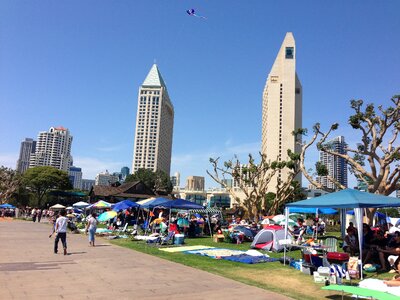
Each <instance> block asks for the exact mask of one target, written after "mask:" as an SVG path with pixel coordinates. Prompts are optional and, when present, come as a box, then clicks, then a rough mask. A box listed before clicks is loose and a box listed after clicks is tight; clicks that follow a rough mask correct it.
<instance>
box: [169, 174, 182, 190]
mask: <svg viewBox="0 0 400 300" xmlns="http://www.w3.org/2000/svg"><path fill="white" fill-rule="evenodd" d="M170 180H171V183H172V186H173V189H174V190H179V189H180V184H181V174H180V173H179V172H175V174H174V176H171V177H170Z"/></svg>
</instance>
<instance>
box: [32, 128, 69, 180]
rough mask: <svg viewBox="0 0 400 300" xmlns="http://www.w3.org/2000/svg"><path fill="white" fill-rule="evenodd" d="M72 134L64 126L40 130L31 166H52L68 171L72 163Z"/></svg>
mask: <svg viewBox="0 0 400 300" xmlns="http://www.w3.org/2000/svg"><path fill="white" fill-rule="evenodd" d="M71 145H72V136H71V135H70V133H69V130H68V129H67V128H64V127H50V129H49V131H41V132H39V135H38V138H37V142H36V151H35V153H32V155H31V158H30V162H29V167H30V168H31V167H37V166H52V167H54V168H57V169H59V170H63V171H67V172H68V170H69V167H70V166H71V163H72V156H71Z"/></svg>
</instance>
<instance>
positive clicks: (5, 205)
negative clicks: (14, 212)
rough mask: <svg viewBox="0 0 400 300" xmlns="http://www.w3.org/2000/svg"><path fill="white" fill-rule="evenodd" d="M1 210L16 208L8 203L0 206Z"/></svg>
mask: <svg viewBox="0 0 400 300" xmlns="http://www.w3.org/2000/svg"><path fill="white" fill-rule="evenodd" d="M0 208H11V209H14V208H16V207H15V206H14V205H11V204H8V203H4V204H1V205H0Z"/></svg>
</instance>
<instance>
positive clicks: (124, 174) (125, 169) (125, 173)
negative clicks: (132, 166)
mask: <svg viewBox="0 0 400 300" xmlns="http://www.w3.org/2000/svg"><path fill="white" fill-rule="evenodd" d="M129 172H130V170H129V168H128V167H122V168H121V180H122V181H125V179H126V177H127V176H128V175H129Z"/></svg>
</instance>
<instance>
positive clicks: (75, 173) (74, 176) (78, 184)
mask: <svg viewBox="0 0 400 300" xmlns="http://www.w3.org/2000/svg"><path fill="white" fill-rule="evenodd" d="M68 177H69V181H70V182H71V184H72V186H73V187H74V189H78V190H81V189H82V169H81V168H78V167H74V166H72V167H69V171H68Z"/></svg>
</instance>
